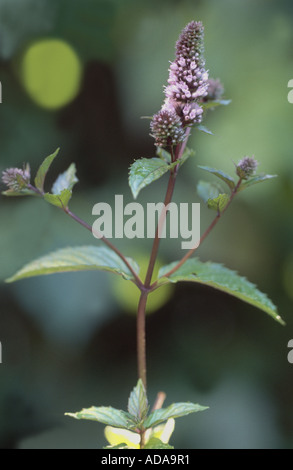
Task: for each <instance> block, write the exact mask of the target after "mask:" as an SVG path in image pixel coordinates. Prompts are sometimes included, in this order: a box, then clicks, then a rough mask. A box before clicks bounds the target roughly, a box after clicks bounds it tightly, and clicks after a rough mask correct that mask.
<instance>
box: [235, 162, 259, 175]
mask: <svg viewBox="0 0 293 470" xmlns="http://www.w3.org/2000/svg"><path fill="white" fill-rule="evenodd" d="M257 165H258V162H257V161H256V160H255V158H254V157H243V158H242V160H240V161H239V163H238V164H237V166H236V173H237V175H238V176H239V178H241V179H243V180H246V179H248V178H249V177H250V176H253V175H254V173H255V171H256V169H257Z"/></svg>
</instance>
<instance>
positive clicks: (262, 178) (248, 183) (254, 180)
mask: <svg viewBox="0 0 293 470" xmlns="http://www.w3.org/2000/svg"><path fill="white" fill-rule="evenodd" d="M277 176H278V175H255V176H253V177H252V178H249V179H248V180H246V181H243V182H242V183H241V185H240V187H239V189H238V191H241V190H242V189H245V188H248V187H249V186H252V185H253V184H257V183H262V182H263V181H266V180H269V179H272V178H276V177H277Z"/></svg>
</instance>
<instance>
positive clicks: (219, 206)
mask: <svg viewBox="0 0 293 470" xmlns="http://www.w3.org/2000/svg"><path fill="white" fill-rule="evenodd" d="M229 199H230V196H229V194H225V193H223V194H219V196H217V197H215V198H214V199H208V201H207V205H208V208H209V209H213V210H215V211H219V212H222V211H223V210H224V209H225V207H226V206H227V204H228V202H229Z"/></svg>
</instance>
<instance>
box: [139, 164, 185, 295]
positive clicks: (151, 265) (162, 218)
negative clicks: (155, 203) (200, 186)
mask: <svg viewBox="0 0 293 470" xmlns="http://www.w3.org/2000/svg"><path fill="white" fill-rule="evenodd" d="M176 176H177V167H176V168H174V169H173V171H170V176H169V182H168V187H167V192H166V196H165V201H164V206H165V209H163V210H162V212H161V214H160V217H159V221H158V225H157V229H156V234H155V238H154V242H153V247H152V251H151V256H150V261H149V265H148V269H147V273H146V277H145V282H144V286H145V287H146V288H148V287H149V286H150V284H151V280H152V275H153V271H154V267H155V263H156V258H157V254H158V250H159V245H160V240H161V232H162V229H163V226H164V223H165V220H166V215H167V208H168V205H169V204H170V202H171V199H172V195H173V192H174V187H175V181H176Z"/></svg>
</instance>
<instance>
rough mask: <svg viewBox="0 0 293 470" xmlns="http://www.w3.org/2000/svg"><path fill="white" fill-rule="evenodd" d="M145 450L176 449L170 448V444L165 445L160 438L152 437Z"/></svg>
mask: <svg viewBox="0 0 293 470" xmlns="http://www.w3.org/2000/svg"><path fill="white" fill-rule="evenodd" d="M144 449H174V447H173V446H170V444H165V443H164V442H162V441H161V439H159V438H158V437H151V438H150V439H149V440H148V442H147V443H146V445H145V446H144Z"/></svg>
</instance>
